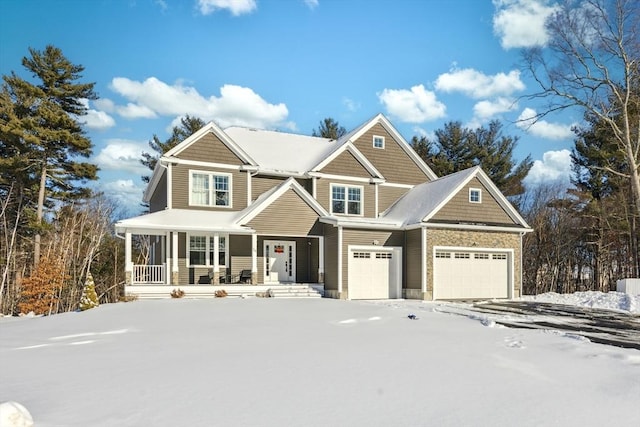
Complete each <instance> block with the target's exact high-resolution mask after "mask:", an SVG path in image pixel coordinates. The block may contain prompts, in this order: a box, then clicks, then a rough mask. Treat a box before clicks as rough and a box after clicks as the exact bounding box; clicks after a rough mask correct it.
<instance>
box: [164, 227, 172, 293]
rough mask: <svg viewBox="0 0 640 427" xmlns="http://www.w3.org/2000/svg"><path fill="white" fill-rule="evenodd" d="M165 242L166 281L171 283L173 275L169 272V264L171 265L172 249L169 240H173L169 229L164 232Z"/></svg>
mask: <svg viewBox="0 0 640 427" xmlns="http://www.w3.org/2000/svg"><path fill="white" fill-rule="evenodd" d="M163 240H164V242H163V245H162V253H163V258H164V283H166V284H167V285H170V284H171V275H170V274H169V266H170V265H171V257H172V255H171V251H170V250H169V242H171V232H170V231H167V232H166V233H165V234H164V239H163Z"/></svg>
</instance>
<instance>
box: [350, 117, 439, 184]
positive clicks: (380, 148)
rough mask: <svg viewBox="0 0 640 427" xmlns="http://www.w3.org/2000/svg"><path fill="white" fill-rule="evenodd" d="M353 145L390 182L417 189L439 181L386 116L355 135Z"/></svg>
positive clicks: (352, 136) (375, 119)
mask: <svg viewBox="0 0 640 427" xmlns="http://www.w3.org/2000/svg"><path fill="white" fill-rule="evenodd" d="M350 141H352V142H353V144H354V145H355V146H356V148H357V149H358V150H359V151H360V152H361V153H362V154H363V155H364V156H365V157H366V158H367V159H368V160H369V161H370V162H371V163H372V164H373V166H374V167H375V168H376V169H377V170H378V171H380V173H381V174H382V176H384V178H385V179H386V181H387V182H390V183H396V184H409V185H417V184H420V183H422V182H425V181H431V180H433V179H435V178H436V175H435V174H434V173H433V171H431V170H430V169H429V167H428V166H427V165H426V164H425V163H424V162H423V161H422V159H420V157H419V156H418V155H417V154H416V153H415V152H414V151H413V149H412V148H411V147H410V146H409V144H408V143H407V142H406V141H405V140H404V139H403V138H402V136H401V135H400V134H399V133H398V132H397V131H396V130H395V129H394V128H393V126H391V124H390V123H389V122H388V121H387V120H386V119H385V118H384V116H382V115H379V116H377V117H376V118H374V119H373V120H372V121H370V122H369V123H368V125H366V126H363V127H362V128H360V129H359V130H358V131H357V132H356V133H354V134H353V135H351V139H350Z"/></svg>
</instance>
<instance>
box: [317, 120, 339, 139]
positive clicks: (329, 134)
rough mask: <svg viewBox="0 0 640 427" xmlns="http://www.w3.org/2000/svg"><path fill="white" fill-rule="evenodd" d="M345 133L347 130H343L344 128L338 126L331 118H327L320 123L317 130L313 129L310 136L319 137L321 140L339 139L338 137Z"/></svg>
mask: <svg viewBox="0 0 640 427" xmlns="http://www.w3.org/2000/svg"><path fill="white" fill-rule="evenodd" d="M346 133H347V129H345V127H344V126H340V124H339V123H338V122H337V121H335V120H334V119H332V118H331V117H327V118H326V119H324V120H321V121H320V124H319V125H318V129H317V130H316V129H314V130H313V131H312V132H311V135H312V136H319V137H321V138H329V139H340V137H342V136H344V135H345V134H346Z"/></svg>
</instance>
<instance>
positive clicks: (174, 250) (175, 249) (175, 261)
mask: <svg viewBox="0 0 640 427" xmlns="http://www.w3.org/2000/svg"><path fill="white" fill-rule="evenodd" d="M172 234H173V236H171V237H172V238H171V256H172V257H173V265H172V266H171V271H172V272H173V273H177V272H178V271H180V269H179V268H178V232H177V231H174V232H173V233H172Z"/></svg>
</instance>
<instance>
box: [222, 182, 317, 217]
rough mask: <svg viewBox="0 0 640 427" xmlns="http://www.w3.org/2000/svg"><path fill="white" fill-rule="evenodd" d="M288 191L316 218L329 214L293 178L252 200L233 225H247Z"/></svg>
mask: <svg viewBox="0 0 640 427" xmlns="http://www.w3.org/2000/svg"><path fill="white" fill-rule="evenodd" d="M289 190H292V191H294V192H295V193H296V194H298V195H299V196H300V198H301V199H302V200H304V201H305V202H306V203H307V204H308V205H309V206H310V207H311V208H312V209H313V210H314V211H316V213H317V214H318V216H321V217H322V216H327V215H329V213H328V212H327V211H326V210H325V209H324V208H323V207H322V206H321V205H320V203H318V201H317V200H316V199H314V198H313V197H311V195H310V194H309V193H308V192H307V190H305V189H304V188H302V186H301V185H300V184H299V183H298V181H296V180H295V179H294V178H289V179H287V180H286V181H284V182H282V183H281V184H280V185H278V186H276V187H273V188H272V189H270V190H269V191H267V192H265V193H263V194H261V195H260V196H259V197H258V198H257V199H256V200H254V202H253V203H251V204H250V205H249V206H247V207H246V208H245V209H244V210H242V211H241V212H240V215H238V217H237V218H236V219H235V221H234V222H235V224H236V225H238V226H240V224H246V223H248V222H249V221H251V220H252V219H254V218H255V217H256V216H258V215H259V214H260V213H261V212H262V211H264V210H265V209H266V208H267V207H268V206H269V205H271V204H272V203H273V202H275V201H276V200H278V199H279V198H280V196H282V195H283V194H284V193H286V192H287V191H289Z"/></svg>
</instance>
